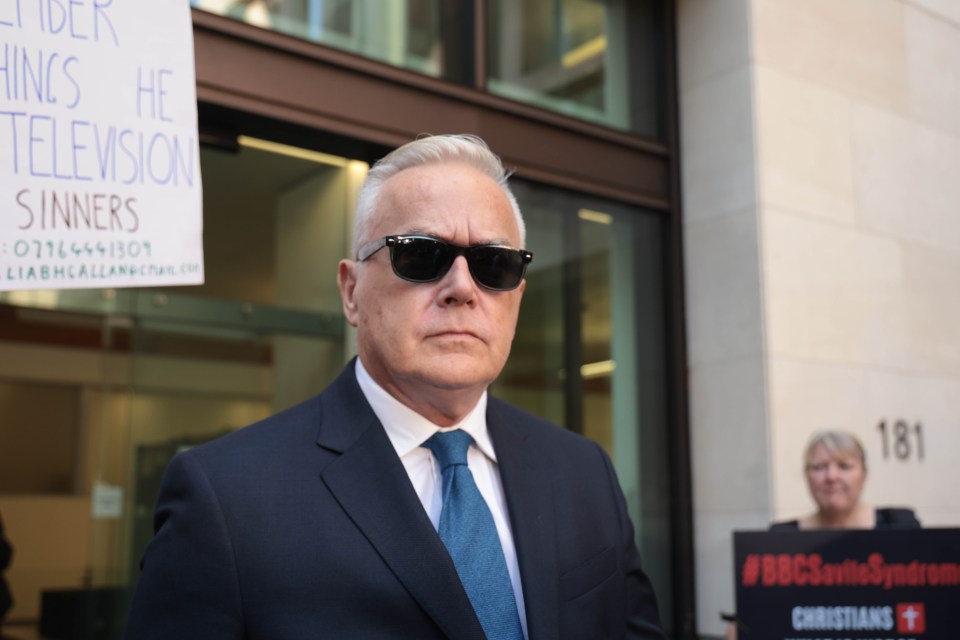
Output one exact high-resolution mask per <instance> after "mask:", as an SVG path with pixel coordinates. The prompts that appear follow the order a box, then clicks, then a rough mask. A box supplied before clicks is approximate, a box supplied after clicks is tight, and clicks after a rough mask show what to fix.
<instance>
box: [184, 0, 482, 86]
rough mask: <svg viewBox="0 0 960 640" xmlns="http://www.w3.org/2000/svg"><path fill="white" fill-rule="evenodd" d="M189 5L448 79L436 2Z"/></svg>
mask: <svg viewBox="0 0 960 640" xmlns="http://www.w3.org/2000/svg"><path fill="white" fill-rule="evenodd" d="M192 4H193V6H195V7H197V8H198V9H203V10H204V11H209V12H211V13H217V14H220V15H225V16H228V17H230V18H234V19H236V20H242V21H244V22H248V23H250V24H253V25H256V26H258V27H261V28H264V29H272V30H275V31H279V32H281V33H286V34H289V35H293V36H296V37H298V38H303V39H306V40H312V41H314V42H319V43H322V44H325V45H328V46H331V47H336V48H338V49H343V50H346V51H350V52H352V53H356V54H358V55H361V56H364V57H367V58H372V59H374V60H379V61H381V62H386V63H388V64H391V65H394V66H398V67H403V68H406V69H412V70H414V71H418V72H420V73H423V74H426V75H431V76H444V77H450V76H451V71H450V70H445V67H446V66H448V65H445V56H447V57H449V55H450V54H449V52H445V51H444V50H443V41H442V38H441V21H442V20H443V19H444V16H443V15H441V11H443V12H444V13H449V8H446V9H445V8H443V7H441V0H396V1H391V2H383V1H382V0H192ZM448 4H449V3H448ZM454 4H459V3H454ZM464 44H466V45H467V46H470V43H469V42H467V43H464ZM450 79H454V80H456V79H457V78H456V77H450Z"/></svg>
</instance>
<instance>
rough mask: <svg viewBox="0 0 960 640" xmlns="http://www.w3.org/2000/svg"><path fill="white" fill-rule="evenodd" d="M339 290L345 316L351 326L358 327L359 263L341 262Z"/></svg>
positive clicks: (338, 272)
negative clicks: (357, 293)
mask: <svg viewBox="0 0 960 640" xmlns="http://www.w3.org/2000/svg"><path fill="white" fill-rule="evenodd" d="M337 288H339V289H340V302H341V303H342V304H343V315H344V317H345V318H346V319H347V322H349V323H350V325H351V326H354V327H355V326H357V317H358V313H359V311H358V307H357V298H356V292H357V263H356V262H354V261H353V260H341V261H340V264H339V266H338V267H337Z"/></svg>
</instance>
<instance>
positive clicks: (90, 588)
mask: <svg viewBox="0 0 960 640" xmlns="http://www.w3.org/2000/svg"><path fill="white" fill-rule="evenodd" d="M201 165H202V170H203V178H204V243H205V247H204V249H205V254H206V255H205V262H206V275H207V278H206V283H205V284H204V285H202V286H197V287H171V288H158V289H104V290H75V291H18V292H9V293H0V415H2V416H4V419H3V420H2V421H0V518H2V520H3V523H4V529H5V534H6V537H7V538H8V539H9V540H10V542H11V543H12V545H13V547H14V556H13V561H12V563H11V565H10V567H9V568H8V570H7V571H6V573H5V578H6V580H7V582H8V583H9V584H10V586H11V588H12V591H13V596H14V598H15V601H16V602H15V605H14V608H13V609H12V610H11V612H10V614H9V615H8V617H7V620H6V622H5V624H4V627H3V629H2V633H3V635H4V637H5V638H6V637H8V636H9V637H11V638H16V639H17V640H33V639H39V638H41V637H71V638H91V639H92V638H98V639H100V638H119V634H120V631H121V628H122V625H123V622H124V619H125V617H126V609H127V602H128V596H129V592H130V590H131V587H132V586H133V584H134V583H135V581H136V577H137V575H138V565H139V559H140V556H141V554H142V552H143V549H144V548H145V546H146V544H147V543H148V542H149V540H150V538H151V536H152V517H153V508H154V504H155V501H156V495H157V489H158V487H159V482H160V478H161V476H162V474H163V471H164V469H165V467H166V464H167V462H168V461H169V459H170V457H172V455H174V454H175V453H176V452H177V451H179V450H181V449H183V448H185V447H191V446H195V445H197V444H199V443H201V442H204V441H207V440H209V439H212V438H215V437H217V436H219V435H222V434H224V433H226V432H228V431H231V430H234V429H238V428H240V427H243V426H246V425H247V424H250V423H252V422H255V421H256V420H259V419H260V418H263V417H266V416H267V415H269V414H271V413H274V412H276V411H278V410H280V409H283V408H286V407H288V406H290V405H292V404H294V403H296V402H299V401H301V400H303V399H306V398H307V397H309V396H311V395H313V394H315V393H317V392H319V391H320V390H321V389H322V388H323V387H324V386H326V384H327V383H328V382H329V381H330V380H332V378H333V377H334V376H335V375H337V373H339V371H340V370H341V369H342V367H343V364H344V362H345V361H346V360H348V359H349V358H350V357H351V356H352V354H353V348H352V337H351V336H350V335H349V334H348V333H347V332H346V330H345V327H344V322H343V318H342V313H341V308H340V300H339V294H338V291H337V287H336V264H337V262H338V261H339V260H340V259H341V258H342V257H343V256H346V255H347V253H348V247H349V229H350V225H351V213H352V210H353V203H354V198H355V194H356V189H357V187H358V186H359V184H360V182H361V181H362V179H363V177H364V176H365V174H366V168H367V167H366V165H365V164H364V163H359V162H354V161H349V160H346V159H343V158H338V157H334V156H328V155H325V154H319V153H315V152H311V151H307V150H304V149H298V148H292V147H286V146H282V145H277V144H274V143H271V142H268V141H263V140H257V139H251V138H243V137H241V138H240V145H239V147H238V148H236V149H232V150H221V149H213V148H204V149H202V151H201Z"/></svg>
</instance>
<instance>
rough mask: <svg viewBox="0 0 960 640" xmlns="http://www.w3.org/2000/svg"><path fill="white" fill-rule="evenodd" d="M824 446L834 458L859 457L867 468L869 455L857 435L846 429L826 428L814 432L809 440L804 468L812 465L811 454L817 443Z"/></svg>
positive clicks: (804, 454)
mask: <svg viewBox="0 0 960 640" xmlns="http://www.w3.org/2000/svg"><path fill="white" fill-rule="evenodd" d="M821 444H822V445H823V447H824V448H825V449H826V450H827V451H828V452H829V453H830V455H831V456H832V457H834V458H851V457H852V458H857V459H858V460H860V464H861V465H863V470H864V471H866V470H867V455H866V453H864V451H863V445H862V444H860V440H859V439H858V438H857V436H855V435H853V434H852V433H849V432H846V431H836V430H830V429H828V430H825V431H818V432H817V433H814V434H813V435H812V436H811V437H810V440H808V441H807V448H806V449H805V450H804V453H803V467H804V469H806V468H808V467H809V466H810V456H811V455H813V450H814V449H816V448H817V445H821Z"/></svg>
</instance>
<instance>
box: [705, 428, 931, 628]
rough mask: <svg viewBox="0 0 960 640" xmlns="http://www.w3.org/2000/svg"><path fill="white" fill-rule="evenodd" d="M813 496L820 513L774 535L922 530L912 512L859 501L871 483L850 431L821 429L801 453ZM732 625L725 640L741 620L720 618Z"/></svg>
mask: <svg viewBox="0 0 960 640" xmlns="http://www.w3.org/2000/svg"><path fill="white" fill-rule="evenodd" d="M803 462H804V472H805V474H806V476H807V487H808V488H809V490H810V497H812V498H813V501H814V502H815V503H816V505H817V510H816V511H814V512H813V513H811V514H810V515H807V516H804V517H803V518H800V519H798V520H787V521H784V522H775V523H773V524H772V525H770V531H801V530H802V531H812V530H815V529H882V528H886V527H908V528H919V527H920V521H919V520H917V516H916V515H915V514H914V513H913V511H912V510H911V509H903V508H892V507H886V508H882V509H878V508H874V507H872V506H870V505H868V504H866V503H865V502H862V501H861V500H860V495H861V494H862V493H863V485H864V483H865V482H866V479H867V457H866V454H864V451H863V445H861V444H860V441H859V440H858V439H857V437H856V436H854V435H853V434H851V433H846V432H843V431H820V432H818V433H815V434H813V436H812V437H811V438H810V440H809V441H808V442H807V448H806V450H805V451H804V454H803ZM721 617H722V618H723V619H724V620H726V621H727V622H728V624H727V632H726V640H737V618H736V616H735V615H731V614H721Z"/></svg>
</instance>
